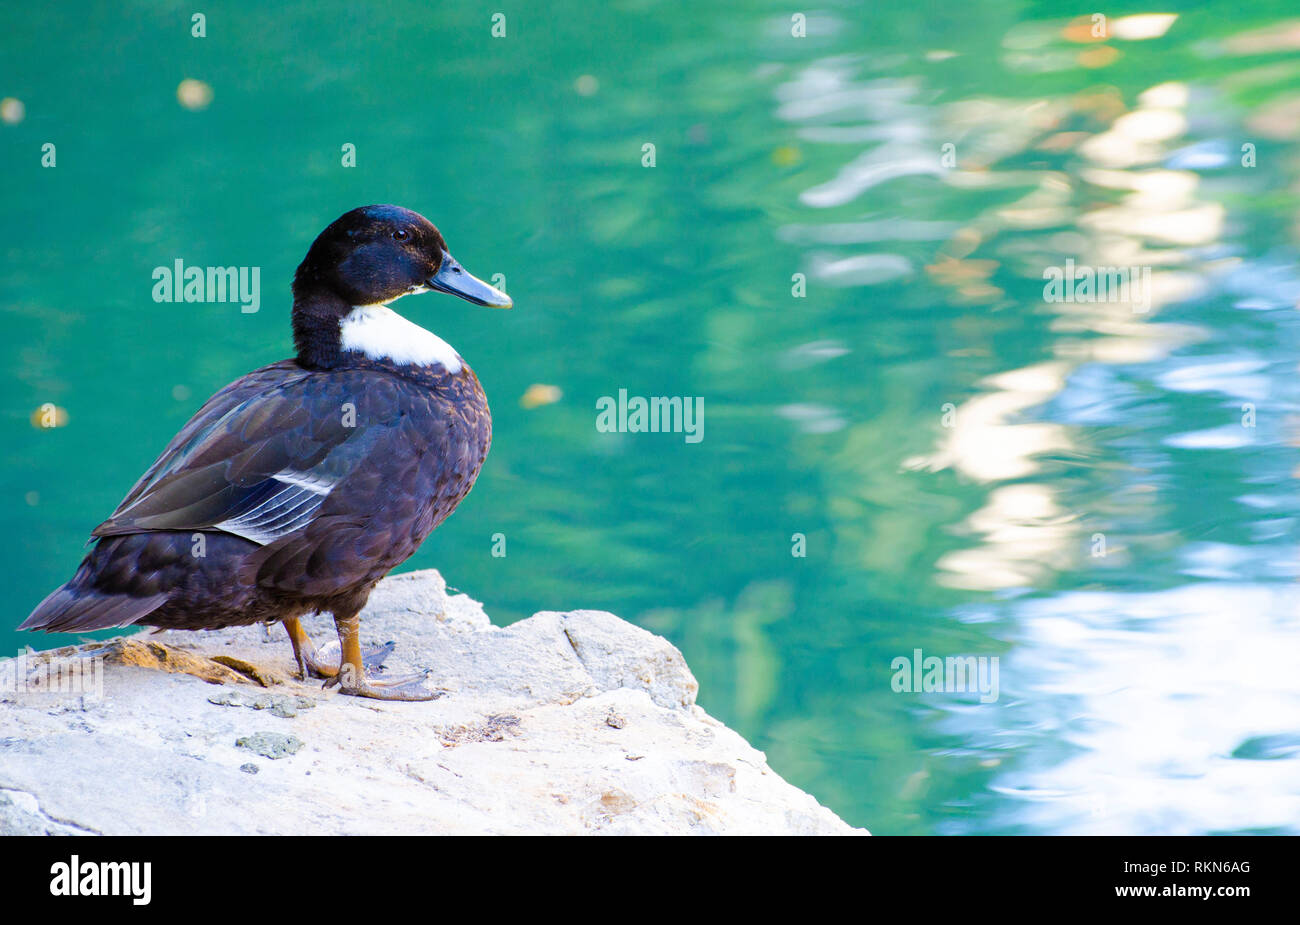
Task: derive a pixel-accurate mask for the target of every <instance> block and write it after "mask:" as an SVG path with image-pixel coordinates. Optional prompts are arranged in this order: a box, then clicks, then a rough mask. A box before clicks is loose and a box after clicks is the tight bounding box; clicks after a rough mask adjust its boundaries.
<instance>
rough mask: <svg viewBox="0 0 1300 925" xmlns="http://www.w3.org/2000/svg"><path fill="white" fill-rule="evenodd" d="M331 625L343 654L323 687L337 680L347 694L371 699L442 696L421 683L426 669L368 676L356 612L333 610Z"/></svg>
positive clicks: (424, 698) (412, 699) (425, 674)
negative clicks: (379, 677) (396, 675)
mask: <svg viewBox="0 0 1300 925" xmlns="http://www.w3.org/2000/svg"><path fill="white" fill-rule="evenodd" d="M334 625H335V626H336V627H337V628H338V631H339V644H340V646H341V647H342V649H343V658H342V660H341V661H340V662H339V669H338V672H337V673H336V675H335V677H333V678H331V679H330V680H329V681H326V682H325V686H326V687H333V686H334V685H336V684H337V685H338V688H339V692H340V693H343V694H350V695H352V696H353V697H369V698H371V699H372V700H406V701H417V700H437V699H438V698H439V697H441V696H442V692H441V691H434V690H430V689H429V688H428V687H426V686H425V685H424V681H425V679H426V678H427V677H428V674H429V673H428V672H427V671H425V672H422V673H421V674H417V675H408V676H406V677H401V678H390V679H385V680H383V681H375V680H372V679H371V678H369V677H367V675H366V671H367V669H368V668H369V667H370V665H369V663H368V662H367V661H366V659H365V657H364V656H363V655H362V652H361V644H360V642H359V641H358V638H359V635H360V628H361V620H360V619H359V618H358V617H356V616H355V615H353V616H351V617H340V616H338V615H337V614H336V615H335V617H334ZM391 647H392V643H389V644H388V647H387V648H388V651H389V652H391V651H392V648H391ZM386 656H387V653H385V657H386Z"/></svg>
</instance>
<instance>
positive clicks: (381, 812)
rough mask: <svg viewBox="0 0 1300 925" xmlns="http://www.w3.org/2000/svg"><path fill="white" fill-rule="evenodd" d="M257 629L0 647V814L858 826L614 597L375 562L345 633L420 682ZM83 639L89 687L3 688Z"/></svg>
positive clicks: (58, 829)
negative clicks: (349, 666) (584, 597)
mask: <svg viewBox="0 0 1300 925" xmlns="http://www.w3.org/2000/svg"><path fill="white" fill-rule="evenodd" d="M306 625H307V628H308V630H309V632H311V633H312V636H313V637H314V638H315V639H316V640H317V642H318V644H321V643H324V642H325V640H327V639H329V638H332V637H333V626H332V622H331V621H330V620H329V618H328V617H325V618H322V617H314V618H311V619H310V620H309V621H306ZM272 630H273V631H272V632H271V633H270V634H269V635H268V634H267V633H266V631H265V630H264V629H263V628H262V627H260V626H255V627H244V628H236V629H229V630H221V631H216V632H193V633H186V632H165V633H158V634H154V635H134V636H129V637H126V638H125V639H118V640H111V641H109V642H107V643H92V644H88V645H83V646H78V647H75V648H68V649H63V650H52V652H51V653H40V654H39V655H34V656H30V657H29V658H28V659H27V662H26V664H21V660H11V661H10V662H9V663H8V666H9V669H10V670H9V672H8V674H9V676H10V679H9V680H10V683H9V684H6V685H5V686H4V688H3V690H4V692H3V693H0V718H2V720H3V721H2V722H0V834H40V833H49V834H106V835H107V834H166V835H172V834H250V835H251V834H320V835H333V834H480V833H492V834H534V833H547V834H568V833H610V834H678V833H727V834H750V833H752V834H854V833H862V832H863V830H857V829H852V828H850V827H849V826H848V825H846V824H845V823H844V822H843V821H841V820H840V819H839V818H838V817H836V816H835V814H834V813H832V812H831V811H830V810H829V809H826V808H825V807H823V806H820V805H819V804H818V803H817V801H816V800H814V799H813V798H812V797H811V796H809V795H808V794H806V793H803V792H802V791H800V790H798V789H796V788H795V787H793V786H791V785H790V784H788V783H786V782H785V781H784V780H782V779H781V778H780V777H779V776H777V774H776V773H775V772H773V771H772V770H771V768H769V767H768V766H767V763H766V761H765V759H764V756H763V754H762V753H761V752H759V751H756V750H755V749H753V748H752V747H750V746H749V744H748V743H746V742H745V740H744V739H742V738H741V737H740V736H739V735H737V734H736V733H735V732H733V731H731V730H730V729H728V728H727V727H726V726H724V725H722V724H721V723H719V722H718V721H717V720H715V719H713V718H712V717H710V716H709V715H708V714H707V713H705V712H704V711H703V710H702V709H701V708H700V707H698V706H696V704H695V696H696V692H697V688H698V686H697V684H696V681H695V678H694V677H693V676H692V675H691V672H690V669H689V668H688V667H687V666H686V662H685V661H684V660H683V658H682V655H681V653H680V652H678V651H677V649H676V648H674V647H673V646H672V645H671V644H669V643H668V642H667V641H666V640H664V639H662V638H660V637H658V636H654V635H652V634H651V633H648V632H646V631H645V630H642V629H639V628H637V627H635V626H633V625H631V624H629V623H626V622H624V621H623V620H620V619H619V618H618V617H615V616H614V615H612V614H608V613H602V612H598V611H590V610H577V611H572V612H569V613H553V612H543V613H538V614H536V615H534V616H533V617H531V618H529V619H527V620H523V621H521V622H519V623H516V624H514V625H512V626H509V627H505V628H502V627H496V626H493V625H492V624H491V622H490V621H489V620H488V617H487V614H485V613H484V612H483V608H482V606H481V605H480V604H478V603H476V602H475V601H472V600H470V599H469V598H468V597H466V596H464V595H448V594H447V593H446V586H445V584H444V582H443V579H442V576H440V575H439V574H438V573H437V572H436V571H432V570H430V571H424V572H415V573H410V574H406V575H399V576H394V577H391V578H388V579H386V580H385V581H383V582H382V583H381V584H380V585H379V586H378V587H377V588H376V590H375V593H374V594H373V595H372V597H371V601H370V605H369V606H368V607H367V609H366V611H365V613H364V614H363V618H362V633H363V642H368V643H371V644H374V643H382V642H385V641H388V640H394V641H395V642H396V643H397V649H396V651H395V653H394V654H393V655H392V656H391V657H390V658H389V660H388V663H387V666H388V669H389V671H388V672H386V673H392V674H407V673H410V672H411V671H413V670H415V669H416V668H417V666H429V667H431V668H432V669H433V671H432V673H431V674H430V679H429V681H428V682H427V683H429V684H431V685H432V686H433V687H434V688H435V689H440V690H442V691H444V692H445V693H444V696H443V697H441V698H439V699H437V700H434V701H430V702H425V703H387V702H379V701H374V700H364V699H359V698H354V697H347V696H342V695H340V694H338V693H337V692H336V691H334V690H322V689H321V686H320V682H319V681H313V682H307V683H304V682H301V681H298V680H296V679H295V678H294V677H293V676H292V673H293V670H294V666H293V664H292V654H291V650H290V647H289V644H288V640H287V638H286V637H285V635H284V633H283V631H282V630H281V629H280V628H279V627H273V628H272ZM95 655H99V656H101V657H102V660H103V665H104V667H103V669H102V689H103V694H102V696H96V695H94V694H74V693H53V692H49V691H35V692H33V691H32V690H30V689H26V690H22V689H19V690H15V689H14V685H13V683H12V681H13V678H14V677H15V676H18V675H22V677H21V678H19V680H20V681H21V680H22V678H33V679H34V678H36V677H38V676H39V675H40V674H41V673H42V668H41V666H42V664H44V663H48V662H50V660H51V659H52V658H53V659H56V661H54V662H53V663H54V664H69V663H71V662H72V661H73V660H76V661H77V662H78V663H80V664H86V663H87V660H89V659H90V658H92V657H93V656H95ZM335 657H337V656H335ZM20 664H21V671H17V670H15V669H16V668H17V667H18V666H20ZM0 677H3V674H0ZM20 687H21V685H20Z"/></svg>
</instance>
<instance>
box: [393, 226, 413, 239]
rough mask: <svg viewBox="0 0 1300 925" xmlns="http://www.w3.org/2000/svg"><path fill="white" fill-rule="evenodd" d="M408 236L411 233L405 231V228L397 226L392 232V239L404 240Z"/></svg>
mask: <svg viewBox="0 0 1300 925" xmlns="http://www.w3.org/2000/svg"><path fill="white" fill-rule="evenodd" d="M410 236H411V233H410V232H409V231H407V230H406V229H405V228H398V229H397V230H396V231H394V232H393V240H394V241H405V240H406V239H407V238H409V237H410Z"/></svg>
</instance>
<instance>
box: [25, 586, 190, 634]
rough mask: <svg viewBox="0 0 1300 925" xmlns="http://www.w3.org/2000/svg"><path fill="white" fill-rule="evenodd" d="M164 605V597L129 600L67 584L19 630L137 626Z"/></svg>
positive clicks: (68, 630)
mask: <svg viewBox="0 0 1300 925" xmlns="http://www.w3.org/2000/svg"><path fill="white" fill-rule="evenodd" d="M166 602H167V595H166V594H153V595H150V596H148V597H131V596H130V595H129V594H103V593H101V592H99V591H95V590H93V589H91V588H77V587H74V586H73V585H72V583H71V582H69V583H68V584H66V585H63V586H61V587H59V588H57V589H55V591H54V592H53V593H52V594H50V596H49V597H47V598H46V599H45V600H43V601H41V602H40V603H39V604H37V605H36V609H35V610H33V611H32V614H31V616H30V617H28V618H27V619H26V620H24V621H23V624H22V626H20V627H18V628H19V629H20V630H44V631H45V632H47V633H73V632H89V631H90V630H102V629H108V628H109V627H114V626H130V625H131V624H133V623H137V622H139V621H140V620H142V619H143V618H145V617H147V616H148V615H149V614H151V613H153V612H154V611H155V610H157V609H158V608H159V607H161V606H162V605H163V604H165V603H166Z"/></svg>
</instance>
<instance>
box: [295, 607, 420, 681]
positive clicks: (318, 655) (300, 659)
mask: <svg viewBox="0 0 1300 925" xmlns="http://www.w3.org/2000/svg"><path fill="white" fill-rule="evenodd" d="M284 628H285V629H286V630H287V631H288V632H289V641H290V642H291V643H292V644H293V658H294V661H295V662H297V664H298V677H299V678H301V679H302V680H304V681H306V680H307V679H308V678H326V679H329V678H337V677H338V674H339V664H340V662H337V661H335V659H336V658H340V657H341V656H335V655H334V651H333V650H335V649H339V648H340V647H339V643H337V642H331V643H330V644H328V645H326V646H325V647H324V648H323V649H319V650H318V649H317V648H316V644H315V643H313V642H312V641H311V637H310V636H308V635H307V631H306V630H304V629H303V628H302V624H301V623H300V622H298V618H297V617H292V618H290V619H288V620H285V621H284ZM396 647H397V643H395V642H386V643H384V644H383V645H382V646H375V647H374V648H371V649H366V650H365V651H364V652H362V653H361V664H362V665H363V666H364V668H365V670H366V671H380V670H381V669H382V668H383V666H384V660H385V659H387V658H388V656H390V655H392V654H393V649H395V648H396Z"/></svg>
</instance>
